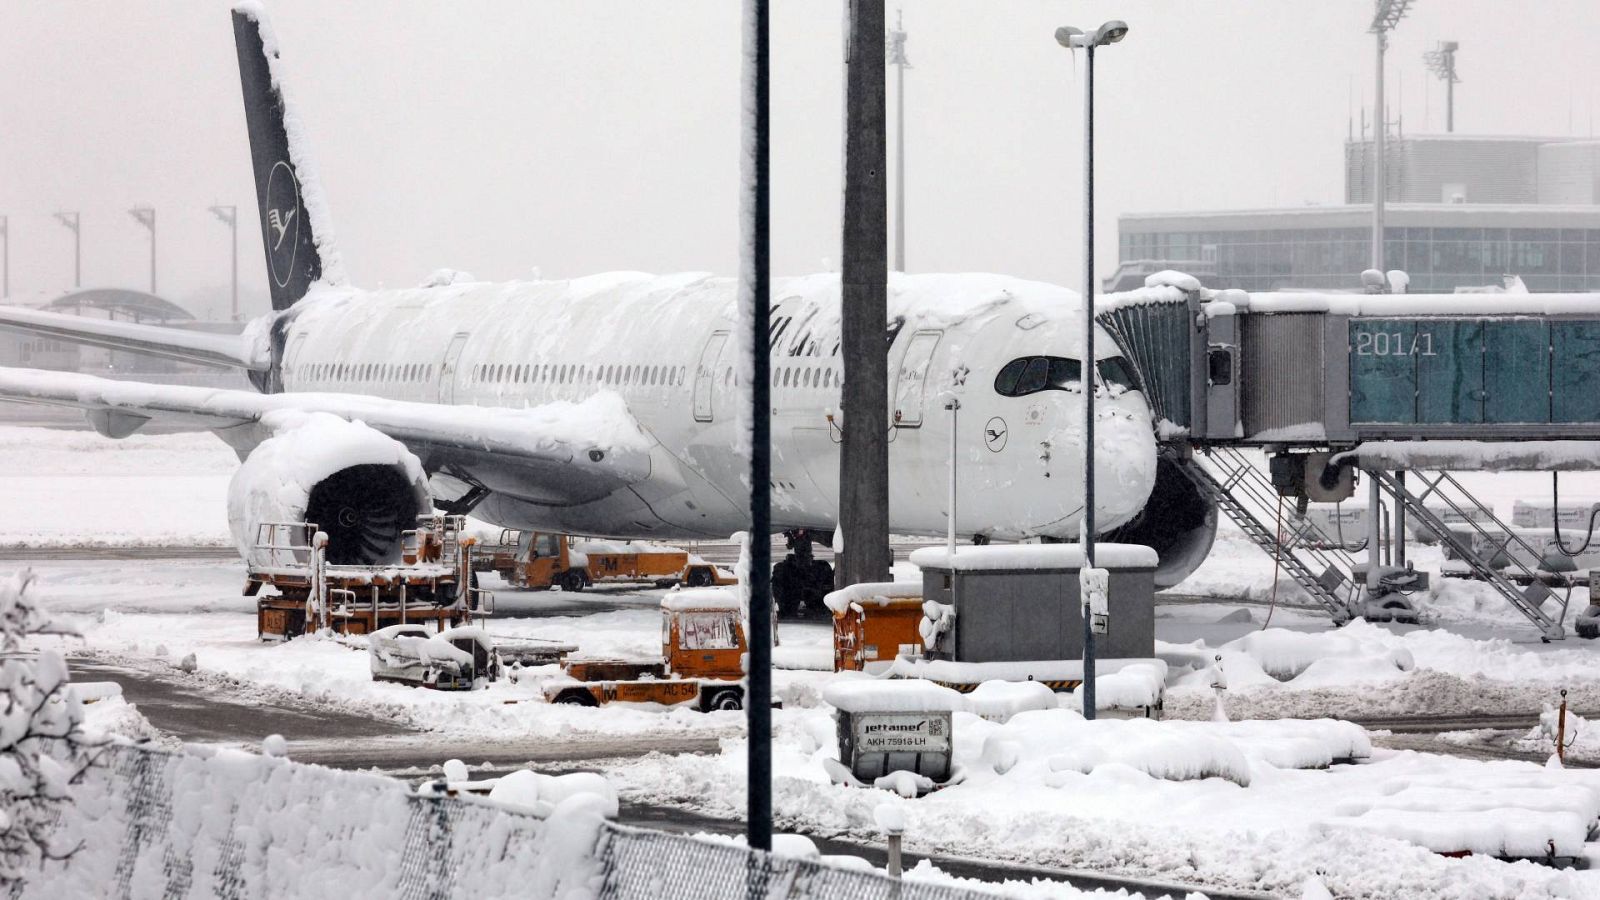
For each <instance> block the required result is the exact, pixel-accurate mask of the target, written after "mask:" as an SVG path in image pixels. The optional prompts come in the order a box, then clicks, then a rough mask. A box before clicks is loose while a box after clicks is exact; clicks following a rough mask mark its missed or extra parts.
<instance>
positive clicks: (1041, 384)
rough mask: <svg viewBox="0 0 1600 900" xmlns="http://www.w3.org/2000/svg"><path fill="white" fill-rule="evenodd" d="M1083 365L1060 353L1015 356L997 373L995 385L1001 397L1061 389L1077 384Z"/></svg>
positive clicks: (1081, 374)
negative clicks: (1058, 354) (1015, 357)
mask: <svg viewBox="0 0 1600 900" xmlns="http://www.w3.org/2000/svg"><path fill="white" fill-rule="evenodd" d="M1082 377H1083V367H1082V365H1080V364H1079V363H1078V361H1077V360H1075V359H1065V358H1063V357H1060V356H1023V357H1019V358H1017V359H1013V360H1012V361H1011V362H1008V363H1006V364H1005V366H1004V367H1002V368H1001V369H1000V374H999V375H996V376H995V379H994V389H995V392H996V393H998V394H999V395H1000V396H1002V397H1026V396H1027V395H1029V394H1036V393H1038V392H1039V391H1051V390H1054V391H1062V390H1067V389H1068V388H1069V387H1072V386H1075V385H1077V383H1078V381H1079V379H1080V378H1082Z"/></svg>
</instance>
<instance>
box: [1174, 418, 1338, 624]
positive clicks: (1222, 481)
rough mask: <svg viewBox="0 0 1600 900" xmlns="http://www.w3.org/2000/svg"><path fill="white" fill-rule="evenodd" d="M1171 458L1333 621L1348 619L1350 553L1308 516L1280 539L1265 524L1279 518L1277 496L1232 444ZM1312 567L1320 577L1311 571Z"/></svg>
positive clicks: (1248, 460) (1262, 476)
mask: <svg viewBox="0 0 1600 900" xmlns="http://www.w3.org/2000/svg"><path fill="white" fill-rule="evenodd" d="M1174 462H1176V463H1177V465H1178V468H1179V469H1180V470H1181V471H1182V472H1183V473H1184V474H1185V475H1187V476H1188V478H1189V480H1190V481H1192V482H1194V485H1195V487H1197V488H1199V489H1200V492H1201V493H1203V494H1204V495H1205V496H1206V497H1207V498H1208V499H1210V500H1211V502H1213V503H1215V504H1216V505H1217V508H1219V509H1221V510H1222V511H1223V512H1224V513H1226V514H1227V515H1228V518H1230V519H1232V520H1233V522H1234V524H1235V525H1238V526H1239V529H1240V530H1241V531H1243V532H1244V533H1245V536H1246V537H1248V538H1249V539H1250V541H1251V542H1252V543H1254V544H1255V545H1256V546H1257V547H1260V548H1261V550H1262V552H1263V553H1266V554H1267V555H1268V556H1271V557H1273V558H1274V559H1275V560H1276V561H1277V564H1278V567H1279V568H1280V569H1281V570H1282V571H1283V572H1284V573H1286V574H1288V576H1289V577H1290V578H1291V579H1292V580H1293V581H1294V583H1295V584H1297V585H1299V587H1300V589H1301V590H1303V591H1305V592H1306V594H1307V595H1308V596H1309V597H1311V599H1312V600H1314V601H1316V603H1317V604H1318V605H1320V606H1321V607H1322V608H1323V609H1326V610H1327V611H1328V614H1329V615H1331V616H1332V617H1333V621H1334V622H1336V623H1338V624H1340V625H1343V624H1344V623H1346V622H1348V621H1350V619H1351V618H1352V616H1353V613H1352V609H1353V608H1354V605H1355V604H1354V599H1355V596H1356V593H1357V586H1356V585H1355V583H1354V582H1353V580H1352V579H1351V576H1350V573H1351V572H1352V571H1354V569H1353V565H1352V561H1351V559H1350V556H1349V554H1347V553H1346V552H1345V551H1344V550H1343V549H1342V548H1341V547H1339V545H1338V544H1337V543H1336V542H1335V541H1333V540H1332V539H1330V538H1329V536H1328V535H1326V534H1323V533H1322V531H1321V529H1319V528H1318V527H1317V526H1316V525H1315V524H1314V523H1312V522H1310V521H1307V520H1301V521H1299V522H1298V523H1296V524H1295V525H1294V526H1293V529H1292V530H1291V531H1288V532H1285V533H1284V534H1283V536H1282V537H1283V540H1282V542H1281V543H1280V541H1279V535H1278V533H1277V532H1276V531H1274V528H1273V526H1272V525H1271V524H1270V523H1272V522H1273V521H1274V520H1275V519H1277V518H1278V516H1277V510H1278V508H1279V503H1280V502H1281V500H1280V498H1279V496H1278V492H1277V490H1276V489H1275V488H1273V486H1272V483H1271V482H1270V481H1269V480H1268V479H1267V477H1266V476H1265V475H1264V474H1262V472H1261V469H1260V468H1258V467H1257V466H1256V465H1255V464H1254V463H1253V462H1251V461H1250V458H1249V457H1247V456H1245V455H1244V454H1243V453H1241V452H1240V451H1238V450H1236V449H1233V448H1231V447H1218V448H1215V449H1214V450H1213V451H1212V453H1211V454H1210V455H1209V457H1208V461H1207V462H1202V461H1201V460H1200V458H1198V457H1190V458H1187V459H1184V458H1177V459H1174ZM1213 469H1215V470H1216V471H1213ZM1317 569H1320V570H1321V574H1320V575H1319V574H1315V571H1316V570H1317ZM1341 594H1343V595H1344V596H1342V597H1341V596H1340V595H1341Z"/></svg>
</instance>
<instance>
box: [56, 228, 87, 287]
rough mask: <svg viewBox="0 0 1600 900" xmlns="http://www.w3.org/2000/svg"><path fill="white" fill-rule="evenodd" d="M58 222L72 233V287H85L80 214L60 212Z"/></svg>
mask: <svg viewBox="0 0 1600 900" xmlns="http://www.w3.org/2000/svg"><path fill="white" fill-rule="evenodd" d="M56 221H57V222H60V223H61V224H62V225H65V226H66V227H67V228H68V229H69V230H71V231H72V286H73V287H74V288H80V287H83V233H82V231H81V230H80V229H79V228H78V214H77V213H75V212H58V213H56Z"/></svg>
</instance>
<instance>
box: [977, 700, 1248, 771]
mask: <svg viewBox="0 0 1600 900" xmlns="http://www.w3.org/2000/svg"><path fill="white" fill-rule="evenodd" d="M964 724H966V722H965V720H960V721H957V722H956V726H955V727H956V730H957V731H958V732H959V731H960V730H961V727H962V725H964ZM1209 724H1210V723H1194V722H1185V723H1181V725H1180V723H1164V722H1157V721H1154V720H1152V719H1096V720H1094V721H1092V722H1091V721H1088V720H1086V719H1084V718H1083V717H1082V716H1081V715H1078V714H1077V713H1076V712H1073V711H1071V710H1065V709H1056V710H1043V711H1037V712H1024V713H1019V714H1017V715H1015V716H1013V717H1012V718H1011V720H1010V721H1009V722H1007V723H1005V724H1004V725H1000V726H998V727H996V728H995V729H993V730H992V731H990V732H989V733H988V736H987V737H986V738H985V739H984V742H983V750H982V753H981V755H980V757H979V759H978V763H979V765H980V766H983V767H985V768H987V769H989V770H991V771H993V772H994V773H995V774H997V775H1001V776H1004V777H1005V778H1007V779H1009V780H1011V781H1012V782H1014V783H1017V784H1022V783H1027V782H1030V781H1039V782H1043V783H1044V784H1047V785H1051V786H1054V787H1061V786H1063V785H1064V783H1063V782H1062V780H1061V778H1062V776H1063V774H1064V773H1072V774H1074V775H1084V776H1097V777H1106V778H1118V777H1121V776H1120V775H1119V773H1120V772H1125V771H1126V770H1127V769H1133V770H1135V771H1138V772H1141V773H1143V774H1144V775H1148V776H1149V777H1151V778H1156V779H1160V780H1165V781H1189V780H1194V779H1205V778H1222V779H1225V780H1227V781H1231V782H1233V783H1234V784H1237V785H1239V786H1240V787H1248V786H1249V785H1250V761H1249V759H1248V758H1247V757H1246V756H1245V754H1244V753H1243V752H1242V751H1241V750H1240V749H1239V747H1238V746H1237V745H1236V744H1235V743H1234V742H1233V741H1230V740H1228V739H1227V738H1226V737H1224V736H1222V735H1220V734H1217V733H1215V731H1214V730H1213V729H1210V728H1205V727H1200V728H1196V727H1185V726H1208V725H1209ZM1174 726H1177V727H1174Z"/></svg>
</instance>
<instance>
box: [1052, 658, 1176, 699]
mask: <svg viewBox="0 0 1600 900" xmlns="http://www.w3.org/2000/svg"><path fill="white" fill-rule="evenodd" d="M1166 685H1167V666H1166V664H1165V663H1163V662H1160V661H1159V660H1156V661H1151V662H1141V663H1133V664H1131V665H1126V666H1123V667H1122V668H1120V669H1117V670H1116V671H1114V672H1106V673H1105V674H1101V673H1100V671H1099V670H1098V669H1096V671H1095V679H1094V708H1095V709H1096V710H1102V709H1106V710H1112V709H1140V708H1149V707H1159V706H1161V698H1162V696H1163V695H1164V694H1165V693H1166ZM1072 706H1073V708H1074V709H1077V710H1080V711H1081V710H1082V709H1083V685H1081V684H1080V685H1078V686H1077V687H1076V688H1074V689H1073V691H1072Z"/></svg>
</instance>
